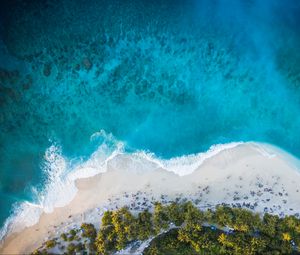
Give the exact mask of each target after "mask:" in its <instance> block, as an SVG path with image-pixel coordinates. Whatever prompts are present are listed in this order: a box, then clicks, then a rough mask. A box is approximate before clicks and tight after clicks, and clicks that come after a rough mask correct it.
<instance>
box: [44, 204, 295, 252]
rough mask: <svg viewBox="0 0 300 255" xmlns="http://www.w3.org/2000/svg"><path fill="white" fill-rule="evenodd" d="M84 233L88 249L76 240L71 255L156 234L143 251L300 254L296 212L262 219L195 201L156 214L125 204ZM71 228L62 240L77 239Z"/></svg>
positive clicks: (158, 208) (84, 226)
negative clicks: (135, 211) (203, 208)
mask: <svg viewBox="0 0 300 255" xmlns="http://www.w3.org/2000/svg"><path fill="white" fill-rule="evenodd" d="M81 231H82V237H83V238H88V240H89V247H86V246H82V245H81V246H80V243H77V244H76V245H75V244H74V243H72V245H71V246H70V245H69V246H68V248H67V252H66V253H67V254H75V252H76V251H77V252H78V251H84V250H86V251H89V252H94V253H95V252H96V253H97V254H103V255H106V254H112V253H113V252H116V251H118V250H122V249H124V248H126V247H127V246H128V245H130V244H132V243H133V242H134V241H137V240H141V241H144V240H147V239H149V240H150V238H151V237H152V238H153V237H154V238H153V239H152V240H151V242H150V243H149V245H148V247H147V248H146V249H145V250H144V254H145V255H156V254H174V255H176V254H182V255H185V254H203V252H205V253H208V254H246V255H247V254H248V255H251V254H300V248H299V247H300V246H299V244H300V220H299V219H298V218H296V217H295V216H286V217H284V218H280V217H278V216H276V215H270V214H267V213H266V214H264V215H263V217H260V216H259V215H258V214H255V213H252V212H251V211H248V210H245V209H241V208H230V207H227V206H218V207H217V208H216V209H215V210H207V211H201V210H199V209H198V208H196V207H195V206H194V205H193V204H192V203H191V202H187V203H181V204H177V203H171V204H169V205H162V204H161V203H156V204H155V207H154V211H153V213H150V212H149V211H147V210H146V211H142V212H140V213H139V214H138V215H133V214H132V213H131V212H130V211H129V210H128V208H126V207H124V208H121V209H119V210H116V211H107V212H105V213H104V215H103V217H102V224H101V228H100V230H99V231H98V233H97V231H96V229H95V228H94V226H93V225H92V224H82V226H81ZM70 232H72V233H69V237H68V236H67V235H65V234H62V235H61V238H62V239H63V240H64V241H66V240H67V241H68V239H70V237H72V236H73V239H74V238H76V237H74V234H75V235H76V233H77V232H76V231H70ZM71 239H72V238H71ZM57 243H59V242H58V241H57V240H55V242H54V241H51V240H50V241H48V242H46V243H45V245H46V247H47V248H48V249H51V248H53V247H54V246H55V245H56V244H57ZM79 246H80V247H79ZM80 248H81V249H80ZM43 252H46V251H45V250H43Z"/></svg>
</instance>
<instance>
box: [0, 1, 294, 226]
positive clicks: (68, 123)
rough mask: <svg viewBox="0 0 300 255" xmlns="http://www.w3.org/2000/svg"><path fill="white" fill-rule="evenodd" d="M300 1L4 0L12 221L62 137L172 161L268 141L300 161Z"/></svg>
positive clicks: (75, 152)
mask: <svg viewBox="0 0 300 255" xmlns="http://www.w3.org/2000/svg"><path fill="white" fill-rule="evenodd" d="M299 27H300V1H298V0H294V1H292V0H287V1H281V0H263V1H260V0H185V1H184V0H156V1H153V0H152V1H148V0H144V1H141V0H118V1H117V0H109V1H108V0H106V1H105V0H90V1H84V0H76V1H74V0H72V1H71V0H55V1H54V0H53V1H50V0H48V1H20V0H14V1H8V3H5V2H4V1H1V29H0V35H1V44H0V46H1V47H0V131H1V133H0V223H3V222H4V220H5V219H6V218H7V217H8V216H9V214H10V212H11V210H12V205H13V204H14V203H16V202H20V201H24V200H29V201H34V199H35V198H34V197H33V193H32V187H35V188H37V189H38V190H42V188H43V183H44V182H45V181H46V178H47V175H45V173H44V171H43V157H44V154H45V151H46V149H47V148H48V147H49V146H50V145H51V144H53V143H56V144H59V145H60V146H61V147H62V151H63V154H64V155H65V157H67V158H69V159H74V160H77V159H79V158H88V157H89V156H90V154H91V153H92V152H93V151H95V150H96V148H97V146H98V145H99V144H100V143H101V141H94V142H91V141H90V137H91V135H92V134H94V133H95V132H98V131H100V130H105V131H106V132H107V133H112V134H113V135H114V136H115V137H116V138H117V139H118V140H120V141H123V142H125V144H126V146H127V149H128V150H135V149H143V150H147V151H151V152H154V153H155V154H157V155H158V156H160V157H162V158H170V157H173V156H179V155H186V154H190V153H196V152H200V151H205V150H207V149H208V148H209V147H210V146H211V145H213V144H217V143H228V142H232V141H261V142H267V143H272V144H275V145H277V146H279V147H281V148H283V149H285V150H287V151H289V152H291V153H292V154H294V155H295V156H297V157H300V132H299V130H300V117H299V115H300V83H299V82H300V30H299Z"/></svg>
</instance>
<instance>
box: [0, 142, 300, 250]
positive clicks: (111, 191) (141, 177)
mask: <svg viewBox="0 0 300 255" xmlns="http://www.w3.org/2000/svg"><path fill="white" fill-rule="evenodd" d="M299 166H300V164H299V162H298V160H296V159H295V158H293V157H292V156H290V155H289V154H287V153H285V152H283V151H281V150H279V149H278V148H276V147H272V146H270V145H266V144H256V143H245V144H242V145H238V146H237V147H235V148H231V149H226V150H223V151H221V152H219V153H218V154H217V155H215V156H213V157H211V158H209V159H206V160H205V161H204V162H203V163H202V165H201V166H199V167H198V168H197V169H196V170H195V171H194V172H193V173H191V174H188V175H185V176H178V175H176V174H174V173H173V172H170V171H167V170H165V169H162V168H161V166H159V165H157V164H156V163H155V162H150V161H148V160H147V159H145V158H139V157H138V156H135V157H132V156H130V155H127V154H123V155H119V156H117V157H115V158H114V159H113V160H111V162H109V163H108V171H107V172H106V173H103V174H98V175H96V176H94V177H91V178H86V179H80V180H78V181H77V187H78V189H79V192H78V193H77V195H76V197H75V198H74V199H73V200H72V202H71V203H70V204H68V205H67V206H65V207H62V208H55V210H54V212H53V213H49V214H46V213H44V214H43V215H42V216H41V218H40V220H39V222H38V223H37V224H35V225H34V226H31V227H27V228H25V229H24V230H22V231H21V232H19V233H14V234H11V235H9V236H8V237H6V238H5V240H4V242H3V245H2V247H1V250H0V253H1V254H20V253H23V254H24V253H30V252H32V251H33V250H34V249H36V248H38V247H40V246H41V245H42V243H43V242H44V241H45V240H48V239H49V238H53V237H56V236H58V235H60V233H63V232H65V231H67V230H68V229H70V228H72V227H76V226H77V227H78V226H80V224H81V223H82V222H91V223H94V224H95V226H96V227H99V223H100V218H101V215H102V213H103V211H105V210H107V209H115V208H119V207H121V206H124V205H126V206H129V207H130V208H131V209H132V210H133V211H139V210H142V209H145V208H150V209H151V206H152V202H154V201H157V200H158V201H162V202H163V203H168V202H169V201H172V200H175V199H176V198H177V199H178V200H183V199H185V198H187V199H189V200H193V201H194V202H195V203H196V204H197V206H198V207H199V208H203V209H205V208H213V207H214V206H216V205H217V204H222V203H226V204H230V205H232V206H238V207H245V208H249V209H251V210H253V211H257V212H269V213H273V214H278V215H281V216H283V215H286V214H297V213H300V172H299V169H300V168H299Z"/></svg>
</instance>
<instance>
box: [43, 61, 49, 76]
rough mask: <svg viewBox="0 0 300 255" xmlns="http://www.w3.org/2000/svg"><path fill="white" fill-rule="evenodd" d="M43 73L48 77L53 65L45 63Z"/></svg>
mask: <svg viewBox="0 0 300 255" xmlns="http://www.w3.org/2000/svg"><path fill="white" fill-rule="evenodd" d="M43 74H44V75H45V76H46V77H48V76H50V74H51V65H50V64H49V63H48V64H45V65H44V70H43Z"/></svg>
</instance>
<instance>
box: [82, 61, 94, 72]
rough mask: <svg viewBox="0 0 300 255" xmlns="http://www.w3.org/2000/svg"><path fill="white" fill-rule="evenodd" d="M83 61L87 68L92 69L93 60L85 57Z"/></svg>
mask: <svg viewBox="0 0 300 255" xmlns="http://www.w3.org/2000/svg"><path fill="white" fill-rule="evenodd" d="M82 63H83V66H84V68H85V69H86V70H90V69H91V68H92V62H91V61H90V59H88V58H84V59H83V61H82Z"/></svg>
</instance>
